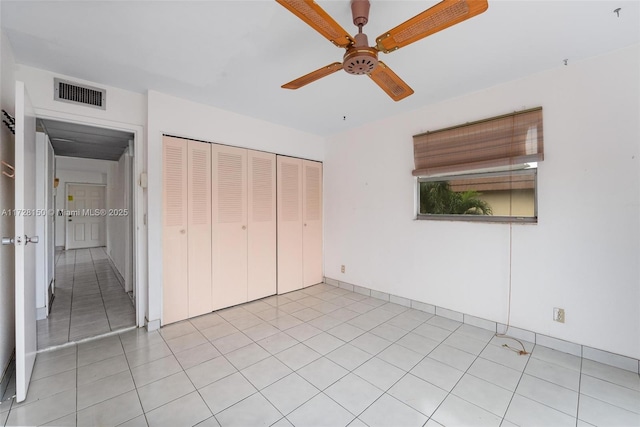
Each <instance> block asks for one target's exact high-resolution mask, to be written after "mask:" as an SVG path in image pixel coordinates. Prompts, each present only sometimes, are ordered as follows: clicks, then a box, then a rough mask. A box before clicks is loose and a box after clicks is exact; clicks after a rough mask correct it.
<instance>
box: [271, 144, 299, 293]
mask: <svg viewBox="0 0 640 427" xmlns="http://www.w3.org/2000/svg"><path fill="white" fill-rule="evenodd" d="M277 159H278V160H277V167H278V177H277V182H278V191H277V199H278V293H279V294H283V293H285V292H291V291H295V290H297V289H301V288H302V286H303V280H302V160H301V159H294V158H291V157H284V156H278V157H277Z"/></svg>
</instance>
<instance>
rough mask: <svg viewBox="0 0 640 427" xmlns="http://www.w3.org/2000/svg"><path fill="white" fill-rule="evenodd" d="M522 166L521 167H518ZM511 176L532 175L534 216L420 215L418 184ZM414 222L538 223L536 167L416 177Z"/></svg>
mask: <svg viewBox="0 0 640 427" xmlns="http://www.w3.org/2000/svg"><path fill="white" fill-rule="evenodd" d="M520 166H522V165H520ZM513 175H533V182H534V186H533V199H534V200H533V208H534V216H516V215H513V216H505V215H495V216H494V215H470V214H467V215H465V214H423V213H420V183H422V182H439V181H450V180H454V179H473V178H490V177H499V176H513ZM415 188H416V190H415V191H416V196H417V197H416V201H417V203H416V220H420V221H425V220H426V221H434V220H435V221H470V222H490V223H523V224H537V223H538V166H537V165H536V166H535V167H528V168H523V169H516V170H513V169H502V170H497V171H496V170H493V171H484V172H479V171H468V172H464V171H463V172H462V173H451V174H441V175H433V176H421V177H416V186H415Z"/></svg>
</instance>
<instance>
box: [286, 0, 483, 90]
mask: <svg viewBox="0 0 640 427" xmlns="http://www.w3.org/2000/svg"><path fill="white" fill-rule="evenodd" d="M276 1H277V2H278V3H280V4H281V5H282V6H284V7H286V8H287V9H289V10H290V11H291V12H292V13H293V14H294V15H296V16H297V17H298V18H300V19H302V20H303V21H304V22H306V23H307V25H309V26H310V27H311V28H313V29H314V30H316V31H317V32H319V33H320V34H321V35H323V36H324V37H325V38H326V39H327V40H329V41H330V42H331V43H333V44H334V45H336V46H337V47H340V48H343V49H345V50H346V52H345V54H344V57H343V62H342V63H340V62H334V63H333V64H329V65H327V66H324V67H322V68H320V69H317V70H315V71H312V72H311V73H309V74H306V75H304V76H302V77H300V78H297V79H295V80H293V81H290V82H289V83H287V84H285V85H282V87H283V88H284V89H299V88H301V87H302V86H305V85H307V84H309V83H312V82H314V81H316V80H318V79H321V78H322V77H326V76H328V75H330V74H333V73H335V72H336V71H339V70H345V71H346V72H347V73H349V74H366V75H368V76H369V77H371V79H372V80H373V81H374V82H375V83H376V84H377V85H378V86H380V88H382V90H384V91H385V92H386V93H387V95H389V96H390V97H391V98H392V99H393V100H394V101H400V100H401V99H404V98H406V97H407V96H409V95H411V94H412V93H413V89H411V88H410V87H409V85H407V84H406V83H405V82H404V81H403V80H402V79H401V78H400V77H398V75H397V74H396V73H394V72H393V71H391V69H390V68H389V67H388V66H387V65H386V64H385V63H384V62H382V61H379V60H378V52H384V53H390V52H394V51H396V50H398V49H400V48H401V47H404V46H407V45H409V44H411V43H413V42H415V41H418V40H420V39H422V38H424V37H427V36H429V35H431V34H434V33H437V32H438V31H442V30H444V29H445V28H448V27H451V26H452V25H455V24H458V23H460V22H462V21H465V20H467V19H469V18H472V17H474V16H476V15H479V14H481V13H482V12H484V11H485V10H487V8H488V6H489V5H488V3H487V0H443V1H441V2H440V3H438V4H436V5H435V6H433V7H431V8H429V9H427V10H425V11H424V12H421V13H419V14H417V15H416V16H414V17H413V18H411V19H409V20H407V21H405V22H403V23H402V24H400V25H398V26H397V27H395V28H393V29H391V30H389V31H387V32H385V33H383V34H382V35H380V36H379V37H378V38H376V45H375V46H371V47H370V46H369V41H368V39H367V35H366V34H364V33H363V32H362V27H364V26H365V25H366V24H367V22H368V21H369V8H370V3H369V0H351V13H352V15H353V23H354V25H356V26H357V27H358V34H356V36H355V37H351V36H350V35H349V33H348V32H347V31H346V30H345V29H343V28H342V27H341V26H340V24H338V23H337V22H336V21H335V20H334V19H333V18H332V17H331V16H329V14H328V13H327V12H325V11H324V9H322V8H321V7H320V6H318V4H316V2H315V1H313V0H276Z"/></svg>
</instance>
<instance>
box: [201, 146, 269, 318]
mask: <svg viewBox="0 0 640 427" xmlns="http://www.w3.org/2000/svg"><path fill="white" fill-rule="evenodd" d="M212 154H213V157H212V158H213V206H214V209H213V236H214V239H213V251H212V259H211V263H212V265H213V309H214V310H218V309H221V308H225V307H230V306H233V305H237V304H241V303H243V302H247V301H253V300H255V299H259V298H263V297H266V296H269V295H273V294H275V293H276V194H275V190H276V188H275V187H276V155H275V154H272V153H264V152H259V151H253V150H247V149H243V148H236V147H229V146H224V145H217V144H212Z"/></svg>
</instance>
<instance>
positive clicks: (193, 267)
mask: <svg viewBox="0 0 640 427" xmlns="http://www.w3.org/2000/svg"><path fill="white" fill-rule="evenodd" d="M185 142H186V143H187V144H188V174H189V193H188V201H189V230H188V236H189V239H188V240H189V251H188V258H189V317H194V316H199V315H201V314H204V313H208V312H210V311H211V306H212V300H211V144H208V143H205V142H197V141H185Z"/></svg>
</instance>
